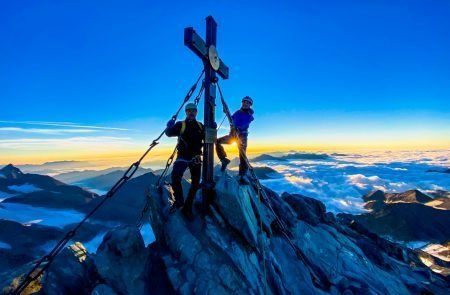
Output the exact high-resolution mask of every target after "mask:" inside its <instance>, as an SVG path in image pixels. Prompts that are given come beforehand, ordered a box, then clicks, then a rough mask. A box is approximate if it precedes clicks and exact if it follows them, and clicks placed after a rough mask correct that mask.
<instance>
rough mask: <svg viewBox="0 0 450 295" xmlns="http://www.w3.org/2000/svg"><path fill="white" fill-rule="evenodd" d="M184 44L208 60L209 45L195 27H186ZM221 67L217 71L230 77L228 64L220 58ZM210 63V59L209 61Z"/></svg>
mask: <svg viewBox="0 0 450 295" xmlns="http://www.w3.org/2000/svg"><path fill="white" fill-rule="evenodd" d="M184 45H186V46H187V47H188V48H189V49H191V50H192V51H193V52H194V53H195V54H196V55H197V56H198V57H200V58H201V59H202V60H203V61H205V60H208V47H207V46H206V43H205V41H203V39H202V38H201V37H200V36H199V35H198V34H197V33H196V32H195V30H194V28H192V27H189V28H185V29H184ZM219 60H220V67H219V69H218V70H217V73H218V74H219V75H220V76H221V77H222V78H223V79H228V73H229V69H228V66H227V65H226V64H225V63H224V62H223V61H222V60H221V59H220V58H219ZM208 63H209V61H208Z"/></svg>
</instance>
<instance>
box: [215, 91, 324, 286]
mask: <svg viewBox="0 0 450 295" xmlns="http://www.w3.org/2000/svg"><path fill="white" fill-rule="evenodd" d="M217 89H218V90H219V94H220V100H221V102H222V106H223V111H224V113H225V115H226V117H227V118H228V121H229V124H230V128H231V129H232V130H236V128H235V126H234V124H233V119H232V117H231V113H230V109H229V107H228V105H227V103H226V101H225V98H224V96H223V93H222V89H221V88H220V85H219V83H217ZM236 134H237V136H236V140H237V141H238V144H237V146H238V149H239V154H240V155H242V158H243V159H244V161H245V163H246V164H247V167H248V169H249V171H250V174H251V176H252V178H253V180H254V184H255V186H256V190H257V192H258V197H259V198H260V197H261V196H262V201H263V202H264V204H265V205H266V206H267V208H269V210H270V212H271V213H272V215H273V216H274V218H275V221H276V222H277V224H278V226H279V229H280V232H281V233H282V235H283V236H284V237H285V238H286V240H287V242H288V244H289V245H290V246H291V248H292V249H293V250H294V252H295V254H296V256H297V258H299V259H300V260H301V261H303V262H304V263H305V266H306V267H308V268H309V270H310V274H311V278H312V280H313V282H314V283H316V284H318V285H319V286H320V287H324V286H325V288H327V287H328V286H327V285H328V284H327V283H325V282H322V279H321V278H320V276H319V275H317V274H316V272H319V271H320V270H318V269H316V270H314V269H312V267H311V263H310V262H309V260H308V259H307V257H306V255H305V254H304V253H303V251H302V250H301V249H300V248H299V247H298V246H297V245H295V244H294V242H293V241H292V239H291V234H290V232H289V230H288V229H287V226H286V225H285V224H284V222H283V221H282V220H281V219H280V218H279V217H278V214H277V213H276V212H275V210H274V209H273V207H272V205H271V204H270V199H269V197H268V196H267V193H266V191H265V190H264V189H263V187H262V185H261V182H260V181H259V179H258V177H257V176H256V173H255V171H254V169H253V166H252V165H251V163H250V161H249V159H248V157H247V154H246V152H245V150H244V149H243V147H242V144H241V140H240V137H239V131H238V130H236ZM260 200H261V199H260ZM260 219H261V217H260ZM261 226H262V225H261Z"/></svg>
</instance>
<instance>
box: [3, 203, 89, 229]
mask: <svg viewBox="0 0 450 295" xmlns="http://www.w3.org/2000/svg"><path fill="white" fill-rule="evenodd" d="M2 206H3V207H4V208H2V210H0V219H6V220H11V221H16V222H19V223H22V224H32V223H39V224H42V225H48V226H55V227H59V228H63V227H64V226H66V225H68V224H73V223H78V222H80V220H82V219H83V217H84V214H83V213H80V212H78V211H75V210H57V209H49V208H42V207H33V206H31V205H26V204H16V203H2Z"/></svg>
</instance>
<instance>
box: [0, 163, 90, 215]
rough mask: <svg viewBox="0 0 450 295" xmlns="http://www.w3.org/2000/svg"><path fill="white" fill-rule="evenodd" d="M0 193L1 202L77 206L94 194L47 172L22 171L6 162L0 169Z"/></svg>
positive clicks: (77, 207) (86, 202)
mask: <svg viewBox="0 0 450 295" xmlns="http://www.w3.org/2000/svg"><path fill="white" fill-rule="evenodd" d="M0 195H2V196H3V198H5V200H4V201H3V202H5V203H22V204H29V205H33V206H38V207H49V208H70V209H79V208H81V207H83V206H84V205H86V204H88V203H90V202H91V201H92V200H94V199H95V198H96V197H98V195H96V194H94V193H92V192H89V191H86V190H84V189H82V188H80V187H78V186H73V185H67V184H65V183H62V182H60V181H58V180H56V179H54V178H52V177H50V176H45V175H39V174H25V173H23V172H22V171H21V170H19V169H18V168H16V167H14V166H13V165H11V164H9V165H7V166H5V167H3V168H2V169H0Z"/></svg>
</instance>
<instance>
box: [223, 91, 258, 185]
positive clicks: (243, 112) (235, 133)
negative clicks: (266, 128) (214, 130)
mask: <svg viewBox="0 0 450 295" xmlns="http://www.w3.org/2000/svg"><path fill="white" fill-rule="evenodd" d="M252 106H253V99H252V98H251V97H250V96H245V97H244V98H242V104H241V108H240V109H239V110H237V111H236V112H235V113H234V114H233V116H232V119H233V126H234V128H235V130H231V131H230V134H228V135H225V136H223V137H221V138H218V139H217V142H216V153H217V156H218V157H219V159H220V161H221V163H222V167H221V171H225V169H226V168H227V166H228V164H229V163H230V160H229V159H228V158H227V154H226V152H225V149H224V148H223V146H222V145H223V144H230V143H231V142H233V140H234V139H236V137H238V144H239V145H240V146H239V160H240V161H239V182H240V183H241V184H249V182H248V179H247V176H246V174H247V171H248V166H247V162H246V161H245V159H244V154H245V152H246V151H247V139H248V128H249V127H250V123H251V122H252V121H253V120H254V117H253V113H254V111H253V109H252Z"/></svg>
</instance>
